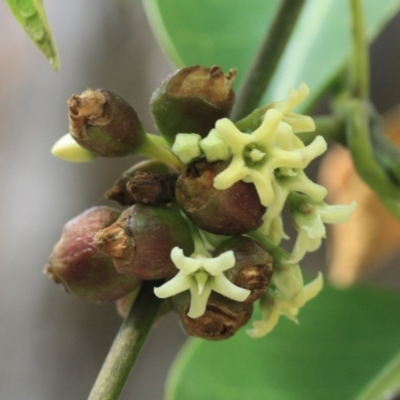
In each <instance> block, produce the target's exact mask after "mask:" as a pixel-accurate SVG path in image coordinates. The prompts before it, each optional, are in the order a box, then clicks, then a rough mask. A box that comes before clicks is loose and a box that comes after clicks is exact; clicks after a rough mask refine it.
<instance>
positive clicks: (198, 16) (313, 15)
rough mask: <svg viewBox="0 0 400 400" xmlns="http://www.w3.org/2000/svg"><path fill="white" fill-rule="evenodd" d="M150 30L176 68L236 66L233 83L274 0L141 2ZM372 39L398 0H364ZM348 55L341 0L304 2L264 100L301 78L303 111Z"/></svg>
mask: <svg viewBox="0 0 400 400" xmlns="http://www.w3.org/2000/svg"><path fill="white" fill-rule="evenodd" d="M143 2H144V5H145V9H146V11H147V15H148V18H149V20H150V23H151V25H152V27H153V30H154V32H155V34H156V36H157V38H158V40H159V42H160V44H161V46H162V47H163V48H164V50H165V51H166V53H167V55H168V56H169V57H170V59H171V60H172V61H173V62H174V63H175V65H176V66H178V67H181V66H187V65H194V64H201V65H204V66H210V65H213V64H217V65H219V66H221V67H222V68H223V69H224V70H227V69H229V68H238V81H237V83H239V82H240V81H241V79H242V78H243V76H244V75H245V73H246V71H247V70H248V68H249V66H250V63H251V61H252V59H253V57H254V55H255V54H256V52H257V49H258V47H259V45H260V44H261V41H262V39H263V37H264V35H265V34H266V32H267V30H268V28H269V25H270V23H271V21H272V18H273V16H274V13H275V12H276V10H277V6H278V5H279V1H276V0H269V1H265V0H246V1H243V0H218V1H215V0H202V1H198V0H143ZM363 5H364V8H365V14H366V18H365V20H366V25H367V27H368V34H369V37H370V38H371V39H372V38H373V37H374V36H376V35H377V34H378V33H379V31H380V30H381V29H382V28H383V27H384V26H385V23H386V22H387V21H388V20H389V19H390V18H391V17H392V16H394V15H395V14H396V12H397V11H398V10H399V9H400V2H399V1H398V0H380V1H376V0H365V1H364V2H363ZM349 54H350V17H349V10H348V2H347V1H344V0H323V1H321V0H308V2H307V4H306V5H305V7H304V9H303V12H302V15H301V16H300V19H299V21H298V24H297V25H296V27H295V30H294V32H293V35H292V38H291V40H290V42H289V44H288V47H287V49H286V51H285V53H284V54H283V57H282V59H281V62H280V64H279V66H278V70H277V73H276V74H275V76H274V77H273V80H272V83H271V86H270V88H269V90H268V91H267V93H266V95H265V97H264V100H263V101H264V102H265V103H267V102H269V101H271V100H279V99H280V98H284V97H285V96H286V95H287V91H288V89H289V88H290V87H295V86H296V87H297V86H298V85H299V84H300V83H301V82H305V83H306V84H307V85H308V86H309V87H310V89H311V96H310V97H309V98H308V99H307V100H306V101H305V102H304V103H303V104H302V110H300V111H304V109H309V107H310V106H311V105H312V104H314V102H315V101H316V100H317V99H318V98H319V97H320V95H321V94H322V92H323V91H324V90H325V89H326V88H327V86H328V85H329V84H330V82H331V81H332V80H333V79H334V78H335V77H336V76H337V74H338V73H339V72H340V71H341V70H342V69H343V67H344V65H345V62H346V60H347V59H348V57H349Z"/></svg>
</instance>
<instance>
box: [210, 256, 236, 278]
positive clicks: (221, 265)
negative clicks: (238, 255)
mask: <svg viewBox="0 0 400 400" xmlns="http://www.w3.org/2000/svg"><path fill="white" fill-rule="evenodd" d="M234 265H235V255H234V253H233V251H232V250H229V251H225V252H224V253H222V254H220V255H219V256H218V257H215V258H207V259H204V261H203V268H204V269H205V270H206V271H207V272H208V273H209V274H210V275H212V276H216V275H218V274H221V273H222V272H223V271H226V270H227V269H230V268H232V267H233V266H234Z"/></svg>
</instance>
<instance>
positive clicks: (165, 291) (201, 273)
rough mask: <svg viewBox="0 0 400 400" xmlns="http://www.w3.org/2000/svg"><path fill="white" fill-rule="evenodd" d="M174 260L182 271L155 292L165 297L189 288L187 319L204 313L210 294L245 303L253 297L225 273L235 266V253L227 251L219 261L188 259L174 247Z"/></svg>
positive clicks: (155, 289) (199, 256)
mask: <svg viewBox="0 0 400 400" xmlns="http://www.w3.org/2000/svg"><path fill="white" fill-rule="evenodd" d="M171 259H172V261H173V262H174V264H175V266H176V267H177V268H178V269H179V270H180V271H179V273H178V274H177V275H176V276H175V277H174V278H172V279H171V280H170V281H168V282H166V283H164V285H162V286H160V287H158V288H154V293H155V294H156V296H158V297H160V298H166V297H171V296H175V295H176V294H178V293H181V292H184V291H185V290H188V289H189V290H190V295H191V302H190V309H189V312H188V316H189V317H191V318H198V317H200V316H201V315H203V314H204V312H205V310H206V307H207V300H208V298H209V296H210V294H211V291H215V292H217V293H220V294H222V295H223V296H225V297H228V298H230V299H232V300H236V301H244V300H246V298H247V297H248V296H249V294H250V290H248V289H243V288H240V287H238V286H236V285H234V284H233V283H232V282H230V281H229V279H228V278H227V277H226V276H225V275H224V273H223V272H224V271H226V270H228V269H230V268H232V267H233V266H234V265H235V256H234V254H233V251H226V252H225V253H222V254H220V255H219V256H218V257H216V258H207V257H205V256H202V255H197V256H195V257H194V258H192V257H185V255H184V254H183V251H182V249H180V248H179V247H174V248H173V249H172V251H171Z"/></svg>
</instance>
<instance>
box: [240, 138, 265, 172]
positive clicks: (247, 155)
mask: <svg viewBox="0 0 400 400" xmlns="http://www.w3.org/2000/svg"><path fill="white" fill-rule="evenodd" d="M242 156H243V160H244V162H245V164H246V165H247V166H248V167H251V168H254V167H259V166H262V165H264V164H265V162H266V158H267V155H266V152H265V148H264V146H262V145H261V144H259V143H249V144H247V145H246V146H245V147H244V149H243V152H242Z"/></svg>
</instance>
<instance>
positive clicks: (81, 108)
mask: <svg viewBox="0 0 400 400" xmlns="http://www.w3.org/2000/svg"><path fill="white" fill-rule="evenodd" d="M68 104H69V129H70V133H71V135H72V137H73V138H74V139H75V140H76V141H77V142H78V143H79V144H80V145H81V146H82V147H84V148H85V149H87V150H89V151H91V152H93V153H95V154H97V155H99V156H103V157H123V156H126V155H128V154H132V153H133V152H135V151H137V150H138V149H139V148H140V146H141V145H142V144H143V143H144V142H145V141H146V133H145V132H144V130H143V127H142V125H141V123H140V121H139V118H138V116H137V114H136V111H135V110H134V109H133V108H132V107H131V106H130V105H129V104H128V103H127V102H126V101H125V100H124V99H122V98H121V97H119V96H117V95H116V94H114V93H112V92H110V91H108V90H104V89H98V90H92V89H87V90H86V91H84V92H83V93H82V94H81V95H80V96H78V95H73V96H72V97H71V98H70V99H69V100H68Z"/></svg>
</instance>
